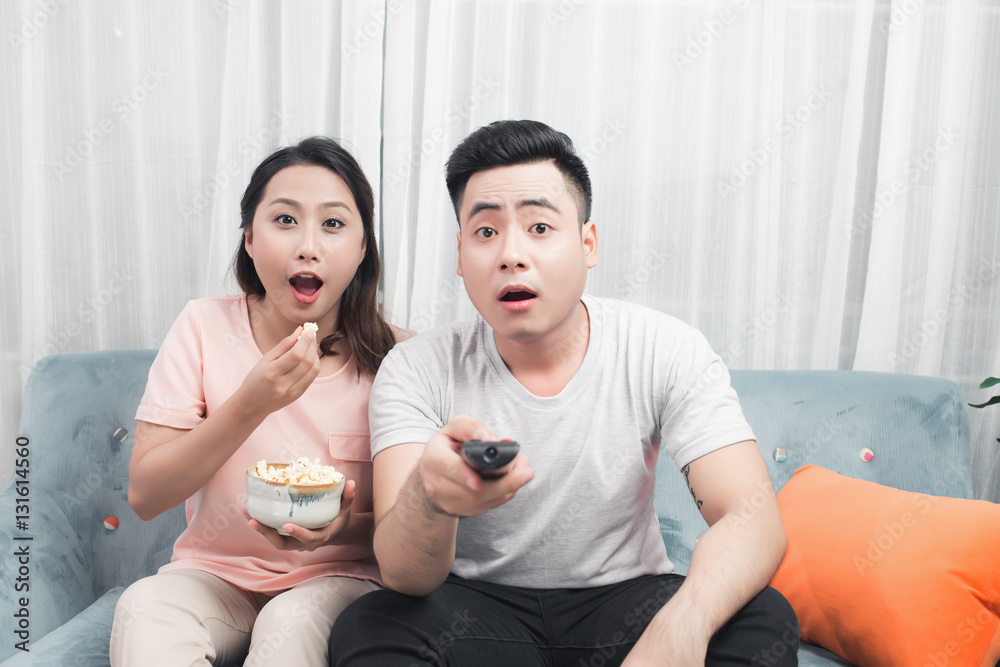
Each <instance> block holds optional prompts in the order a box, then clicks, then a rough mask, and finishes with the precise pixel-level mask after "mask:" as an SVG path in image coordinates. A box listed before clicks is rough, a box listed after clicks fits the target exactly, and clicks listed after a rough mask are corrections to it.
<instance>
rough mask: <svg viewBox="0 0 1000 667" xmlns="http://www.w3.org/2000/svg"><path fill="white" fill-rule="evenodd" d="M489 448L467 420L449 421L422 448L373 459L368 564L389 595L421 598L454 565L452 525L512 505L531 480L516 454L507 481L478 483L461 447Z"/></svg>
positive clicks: (398, 448)
mask: <svg viewBox="0 0 1000 667" xmlns="http://www.w3.org/2000/svg"><path fill="white" fill-rule="evenodd" d="M475 439H479V440H493V439H495V438H494V437H493V434H492V433H490V431H489V429H488V428H486V426H484V425H483V423H482V422H480V421H478V420H476V419H473V418H472V417H465V416H460V417H455V418H453V419H452V420H451V421H449V422H448V423H447V424H445V425H444V427H443V428H442V429H441V430H439V431H438V432H437V433H435V434H434V435H433V436H432V437H431V439H430V440H428V441H427V443H415V442H413V443H405V444H401V445H395V446H393V447H388V448H386V449H383V450H382V451H381V452H379V453H378V454H376V455H375V459H374V484H373V487H372V490H373V492H374V499H375V544H374V546H375V556H376V558H378V562H379V567H380V568H381V570H382V580H383V582H384V583H385V585H386V586H387V587H388V588H391V589H392V590H395V591H398V592H400V593H405V594H406V595H427V594H428V593H430V592H431V591H433V590H434V589H435V588H437V587H438V586H440V585H441V582H443V581H444V580H445V578H446V577H447V576H448V572H450V571H451V566H452V564H453V563H454V561H455V543H456V537H457V534H458V517H460V516H474V515H476V514H482V513H484V512H487V511H489V510H491V509H493V508H494V507H496V506H498V505H501V504H503V503H505V502H507V501H508V500H510V499H511V498H513V497H514V496H515V495H516V494H517V491H518V489H520V488H521V487H522V486H524V485H525V484H527V483H528V482H529V481H531V479H532V478H533V477H534V476H535V472H534V471H533V470H532V469H531V468H530V467H529V465H528V457H527V456H525V455H523V454H518V455H517V456H516V457H515V458H514V460H513V461H511V462H510V463H509V464H507V467H506V469H507V474H506V475H504V476H503V477H501V478H499V479H495V480H484V479H481V478H480V477H479V475H477V474H476V473H475V472H474V471H473V470H472V468H470V467H469V466H468V465H467V464H466V463H465V459H464V458H463V457H462V455H461V454H460V453H459V452H460V451H461V448H462V443H463V442H465V441H466V440H475Z"/></svg>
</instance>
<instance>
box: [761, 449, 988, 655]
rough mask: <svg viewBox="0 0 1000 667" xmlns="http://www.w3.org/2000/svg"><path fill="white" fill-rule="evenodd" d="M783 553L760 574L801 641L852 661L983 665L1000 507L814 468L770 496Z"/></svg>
mask: <svg viewBox="0 0 1000 667" xmlns="http://www.w3.org/2000/svg"><path fill="white" fill-rule="evenodd" d="M778 505H779V507H780V508H781V516H782V519H783V521H784V524H785V531H786V533H787V534H788V550H787V551H786V552H785V558H784V560H782V562H781V566H780V567H779V568H778V572H777V573H776V574H775V575H774V579H773V580H772V581H771V586H773V587H774V588H776V589H778V590H779V591H781V593H782V594H783V595H784V596H785V598H787V599H788V601H789V602H790V603H791V605H792V607H793V608H794V609H795V613H796V614H797V615H798V617H799V625H800V627H801V636H802V639H803V640H805V641H807V642H810V643H813V644H819V645H820V646H823V647H824V648H826V649H827V650H830V651H833V652H834V653H836V654H837V655H839V656H841V657H842V658H844V659H846V660H848V661H850V662H852V663H854V664H856V665H862V666H864V665H879V666H880V667H887V666H891V665H900V666H905V667H924V666H931V667H945V666H947V667H956V666H958V665H976V666H983V667H993V666H994V665H995V664H996V662H997V660H998V659H1000V505H997V504H995V503H991V502H987V501H984V500H960V499H957V498H943V497H938V496H926V495H923V494H918V493H910V492H907V491H900V490H899V489H893V488H890V487H887V486H882V485H880V484H875V483H874V482H866V481H863V480H858V479H851V478H850V477H844V476H843V475H838V474H837V473H835V472H833V471H831V470H827V469H826V468H821V467H818V466H813V465H806V466H804V467H802V468H800V469H799V470H797V471H796V472H795V474H794V475H793V476H792V478H791V479H790V480H789V481H788V483H787V484H785V486H784V487H783V488H782V489H781V492H780V493H778Z"/></svg>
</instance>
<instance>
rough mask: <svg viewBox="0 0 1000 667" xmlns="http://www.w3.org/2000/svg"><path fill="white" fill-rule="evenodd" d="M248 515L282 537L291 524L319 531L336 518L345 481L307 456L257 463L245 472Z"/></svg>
mask: <svg viewBox="0 0 1000 667" xmlns="http://www.w3.org/2000/svg"><path fill="white" fill-rule="evenodd" d="M246 480H247V499H246V508H247V513H248V514H249V515H250V516H252V517H253V518H254V519H257V521H260V522H261V523H262V524H264V525H265V526H270V527H271V528H274V529H275V530H277V531H278V532H279V533H281V534H282V535H287V534H288V533H287V532H285V530H284V529H283V528H282V526H284V525H285V524H286V523H294V524H296V525H299V526H302V527H303V528H309V529H316V528H322V527H323V526H325V525H327V524H328V523H330V522H331V521H333V520H334V519H336V518H337V514H338V513H339V512H340V498H341V495H343V493H344V483H345V481H346V480H345V478H344V475H343V473H340V472H337V470H336V469H335V468H334V467H333V466H328V465H321V464H320V463H319V459H316V460H315V461H313V462H310V461H309V459H308V458H306V457H304V456H303V457H300V458H298V459H295V460H294V461H292V462H291V463H271V464H269V463H268V462H267V461H258V462H257V463H256V464H255V465H253V466H250V468H248V469H247V473H246Z"/></svg>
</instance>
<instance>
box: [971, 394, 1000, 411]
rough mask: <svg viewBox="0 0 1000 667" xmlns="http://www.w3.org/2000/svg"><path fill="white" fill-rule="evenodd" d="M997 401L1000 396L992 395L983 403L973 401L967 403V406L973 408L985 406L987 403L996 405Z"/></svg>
mask: <svg viewBox="0 0 1000 667" xmlns="http://www.w3.org/2000/svg"><path fill="white" fill-rule="evenodd" d="M997 403H1000V396H994V397H993V398H991V399H990V400H988V401H986V402H985V403H980V404H978V405H977V404H975V403H969V406H970V407H973V408H985V407H986V406H987V405H996V404H997Z"/></svg>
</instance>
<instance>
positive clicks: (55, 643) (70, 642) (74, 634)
mask: <svg viewBox="0 0 1000 667" xmlns="http://www.w3.org/2000/svg"><path fill="white" fill-rule="evenodd" d="M124 590H125V589H123V588H121V587H120V586H119V587H116V588H112V589H111V590H110V591H108V592H107V593H105V594H104V595H102V596H101V597H100V598H98V599H97V601H96V602H94V603H93V604H91V605H90V606H89V607H87V608H86V609H84V610H83V611H81V612H80V613H79V614H77V615H76V616H74V617H73V618H72V619H70V620H69V621H68V622H67V623H64V624H63V625H61V626H59V627H58V628H56V629H55V630H53V631H52V632H50V633H49V634H47V635H45V637H44V638H43V639H42V640H41V641H39V642H37V643H33V644H32V646H31V652H30V653H23V652H20V651H19V652H18V654H17V655H15V656H13V657H12V658H10V659H8V660H5V661H4V662H2V663H0V667H27V665H32V664H35V665H90V666H92V667H96V666H97V665H109V666H110V664H111V662H110V659H109V658H108V645H109V641H108V637H110V636H111V624H112V621H114V617H115V605H116V604H117V603H118V598H119V597H121V594H122V593H123V592H124Z"/></svg>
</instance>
